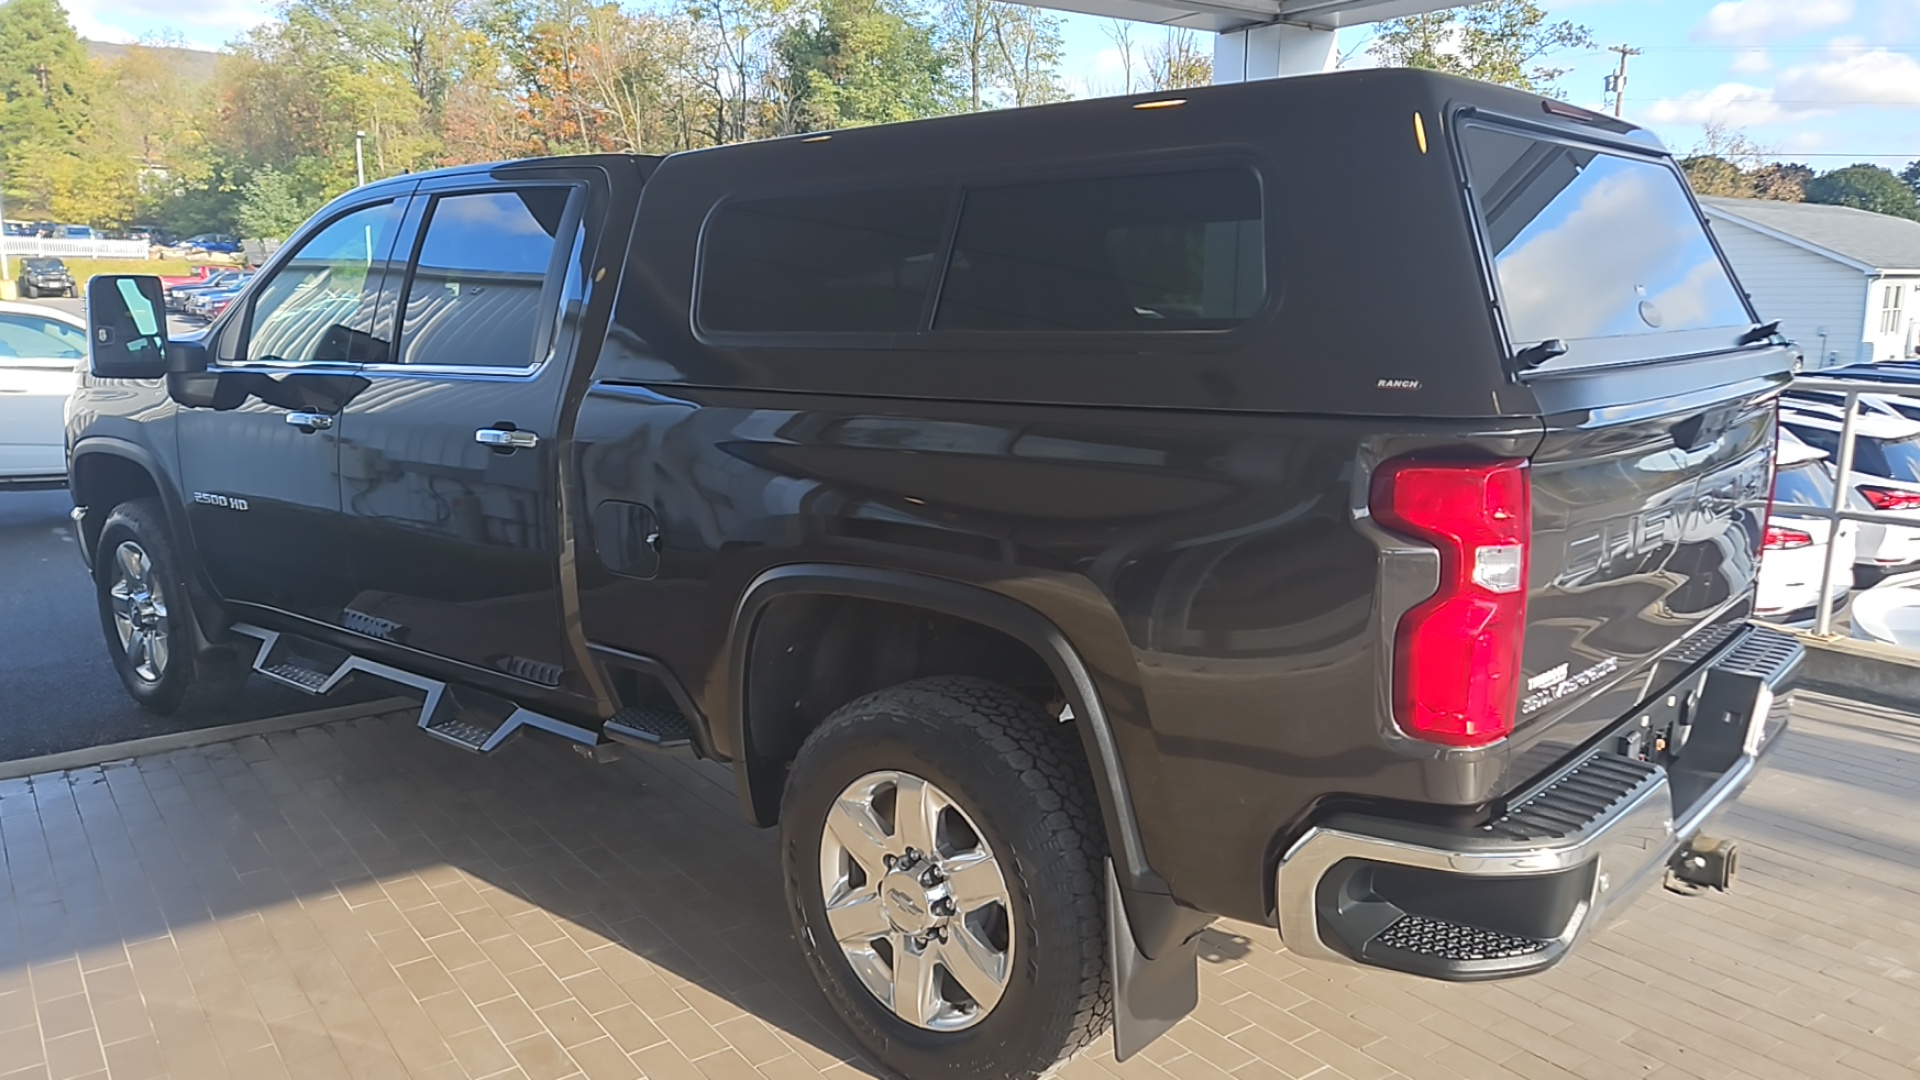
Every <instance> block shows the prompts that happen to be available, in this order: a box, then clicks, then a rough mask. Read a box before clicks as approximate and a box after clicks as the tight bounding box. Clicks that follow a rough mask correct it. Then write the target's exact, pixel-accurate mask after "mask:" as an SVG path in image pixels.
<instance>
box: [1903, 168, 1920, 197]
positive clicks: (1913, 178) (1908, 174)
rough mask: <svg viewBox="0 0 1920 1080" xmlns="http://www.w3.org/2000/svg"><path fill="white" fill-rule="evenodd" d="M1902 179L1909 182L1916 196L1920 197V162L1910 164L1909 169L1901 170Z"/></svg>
mask: <svg viewBox="0 0 1920 1080" xmlns="http://www.w3.org/2000/svg"><path fill="white" fill-rule="evenodd" d="M1900 179H1902V180H1905V181H1906V182H1907V186H1908V187H1910V188H1912V189H1913V193H1914V195H1916V196H1920V161H1912V162H1908V163H1907V167H1906V168H1904V169H1901V170H1900Z"/></svg>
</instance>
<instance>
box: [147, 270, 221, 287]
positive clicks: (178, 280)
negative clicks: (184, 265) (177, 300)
mask: <svg viewBox="0 0 1920 1080" xmlns="http://www.w3.org/2000/svg"><path fill="white" fill-rule="evenodd" d="M219 270H220V268H219V267H217V266H207V265H204V264H203V265H200V266H195V267H192V271H193V272H192V273H188V274H177V275H170V276H166V277H162V278H161V279H160V287H161V289H162V290H163V291H171V290H173V289H176V288H178V287H180V286H182V285H200V284H203V283H205V282H206V280H207V279H208V278H210V277H212V276H213V275H214V274H215V273H217V272H218V271H219Z"/></svg>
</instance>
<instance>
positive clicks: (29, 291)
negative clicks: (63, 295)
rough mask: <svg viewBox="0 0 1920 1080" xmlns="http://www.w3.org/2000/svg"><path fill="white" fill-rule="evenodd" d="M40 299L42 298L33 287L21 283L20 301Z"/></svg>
mask: <svg viewBox="0 0 1920 1080" xmlns="http://www.w3.org/2000/svg"><path fill="white" fill-rule="evenodd" d="M39 298H40V294H39V293H38V292H35V291H34V288H33V286H31V285H29V284H27V283H26V282H24V281H23V282H21V283H20V299H22V300H38V299H39Z"/></svg>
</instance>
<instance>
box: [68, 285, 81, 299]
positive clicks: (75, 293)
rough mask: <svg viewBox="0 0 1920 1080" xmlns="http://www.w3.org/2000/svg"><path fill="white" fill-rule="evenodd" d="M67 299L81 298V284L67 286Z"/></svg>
mask: <svg viewBox="0 0 1920 1080" xmlns="http://www.w3.org/2000/svg"><path fill="white" fill-rule="evenodd" d="M67 299H69V300H78V299H80V286H78V285H69V286H67Z"/></svg>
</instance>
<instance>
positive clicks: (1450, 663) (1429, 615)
mask: <svg viewBox="0 0 1920 1080" xmlns="http://www.w3.org/2000/svg"><path fill="white" fill-rule="evenodd" d="M1371 508H1372V511H1373V515H1374V517H1375V518H1376V519H1378V520H1379V521H1380V523H1381V524H1382V525H1384V526H1385V527H1387V528H1389V529H1392V530H1394V531H1395V532H1400V533H1404V534H1406V535H1408V536H1411V537H1415V538H1417V539H1420V540H1425V541H1426V542H1428V543H1430V544H1432V545H1433V546H1434V547H1435V548H1437V549H1439V552H1440V587H1439V588H1438V589H1437V590H1435V592H1434V594H1433V595H1432V596H1431V597H1429V598H1428V599H1426V600H1424V601H1422V602H1421V603H1420V604H1418V605H1417V606H1415V607H1414V608H1413V610H1411V611H1409V612H1407V614H1406V615H1405V616H1404V617H1402V618H1401V620H1400V627H1399V631H1398V633H1397V634H1396V635H1395V647H1394V687H1393V711H1394V717H1395V719H1397V720H1398V721H1399V723H1400V726H1401V728H1402V729H1404V730H1405V731H1406V732H1407V734H1409V735H1412V736H1414V737H1415V738H1420V739H1426V740H1429V741H1431V742H1439V743H1447V744H1449V745H1452V746H1484V745H1486V744H1488V743H1491V742H1497V741H1499V740H1500V739H1503V738H1505V737H1506V736H1507V735H1508V733H1510V732H1512V731H1513V721H1514V710H1515V708H1516V705H1517V702H1518V698H1519V688H1520V651H1521V646H1522V644H1523V643H1524V640H1525V638H1526V626H1527V555H1528V549H1529V547H1530V545H1531V542H1532V539H1533V509H1532V484H1531V481H1530V479H1529V478H1528V475H1527V463H1526V462H1524V461H1496V462H1479V461H1476V462H1442V461H1420V460H1402V461H1390V462H1388V463H1386V464H1385V465H1383V466H1382V467H1381V469H1380V472H1379V473H1378V474H1377V475H1376V476H1375V477H1374V484H1373V497H1372V499H1371Z"/></svg>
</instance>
